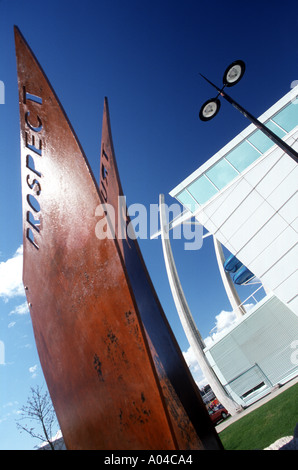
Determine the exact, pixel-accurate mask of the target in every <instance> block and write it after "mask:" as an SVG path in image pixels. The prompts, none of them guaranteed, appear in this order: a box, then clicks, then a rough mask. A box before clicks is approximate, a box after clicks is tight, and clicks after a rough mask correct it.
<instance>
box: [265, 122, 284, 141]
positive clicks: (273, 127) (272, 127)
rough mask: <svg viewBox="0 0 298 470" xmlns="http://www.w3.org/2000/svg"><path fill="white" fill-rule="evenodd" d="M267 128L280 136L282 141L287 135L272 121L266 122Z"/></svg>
mask: <svg viewBox="0 0 298 470" xmlns="http://www.w3.org/2000/svg"><path fill="white" fill-rule="evenodd" d="M266 127H268V129H270V130H271V131H273V132H274V134H276V135H278V137H280V138H281V139H282V138H283V137H284V136H285V135H286V133H285V132H284V131H283V130H282V129H281V128H280V127H278V126H277V125H276V124H274V122H272V121H268V122H266Z"/></svg>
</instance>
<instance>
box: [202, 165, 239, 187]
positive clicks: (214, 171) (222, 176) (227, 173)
mask: <svg viewBox="0 0 298 470" xmlns="http://www.w3.org/2000/svg"><path fill="white" fill-rule="evenodd" d="M206 175H207V176H208V178H210V179H211V181H212V183H214V184H215V186H216V187H217V188H218V189H222V188H224V187H225V186H226V185H227V184H228V183H229V182H230V181H232V180H233V179H234V178H236V176H237V175H238V173H237V171H236V170H235V169H234V168H232V167H231V165H229V163H228V162H226V161H225V160H220V161H219V162H217V163H216V164H215V165H214V166H213V167H212V168H210V170H208V171H206Z"/></svg>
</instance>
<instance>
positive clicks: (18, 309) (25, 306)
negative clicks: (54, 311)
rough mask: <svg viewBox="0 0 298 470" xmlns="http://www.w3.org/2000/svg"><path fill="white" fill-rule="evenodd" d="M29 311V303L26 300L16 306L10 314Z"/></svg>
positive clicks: (23, 313)
mask: <svg viewBox="0 0 298 470" xmlns="http://www.w3.org/2000/svg"><path fill="white" fill-rule="evenodd" d="M27 313H29V308H28V304H27V301H25V302H24V303H23V304H21V305H17V307H15V308H14V309H13V310H12V311H11V312H10V313H9V315H14V314H16V315H26V314H27Z"/></svg>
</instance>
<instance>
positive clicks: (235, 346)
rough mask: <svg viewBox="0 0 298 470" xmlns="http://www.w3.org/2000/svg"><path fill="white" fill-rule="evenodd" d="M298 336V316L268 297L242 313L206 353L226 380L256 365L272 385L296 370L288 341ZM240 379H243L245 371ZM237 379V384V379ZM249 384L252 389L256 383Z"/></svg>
mask: <svg viewBox="0 0 298 470" xmlns="http://www.w3.org/2000/svg"><path fill="white" fill-rule="evenodd" d="M297 338H298V319H297V317H296V316H295V315H294V313H293V312H292V311H291V310H290V309H289V308H287V307H286V306H285V305H284V304H283V303H282V302H281V301H280V300H279V299H278V298H277V297H275V296H271V297H269V298H266V299H265V300H264V301H263V302H261V303H259V305H258V308H257V309H256V310H254V311H253V312H252V313H251V314H249V313H248V314H247V315H246V316H244V317H243V320H242V321H241V322H240V323H239V324H238V325H237V326H236V327H235V328H234V329H233V330H232V331H231V332H230V333H228V334H227V335H226V336H225V337H224V338H222V339H221V340H220V341H218V342H217V343H215V345H214V346H212V347H210V348H209V349H208V353H209V354H210V355H211V356H212V357H213V360H214V362H215V363H216V365H217V367H218V369H219V370H220V372H221V374H222V375H223V377H224V378H225V380H226V381H227V382H230V381H232V380H233V379H235V377H238V376H239V375H241V374H244V372H245V371H247V370H248V369H249V368H250V367H252V366H253V365H254V364H258V366H259V367H260V369H261V370H262V372H263V373H264V374H265V376H266V377H267V378H268V379H269V381H270V382H271V383H272V384H273V385H275V384H276V383H278V382H280V381H282V380H283V378H285V377H287V376H288V375H290V374H291V373H293V370H294V369H295V367H296V369H297V373H298V366H297V365H295V364H293V363H292V362H291V354H292V352H293V350H292V349H291V343H292V342H293V341H294V340H296V339H297ZM243 380H244V381H245V380H246V379H245V374H244V376H243ZM237 382H238V385H237V386H240V385H239V379H238V380H237ZM250 385H251V386H250V388H252V387H253V386H254V385H258V384H257V383H256V384H254V385H252V384H251V383H250ZM231 387H232V384H231ZM242 393H245V391H243V392H242Z"/></svg>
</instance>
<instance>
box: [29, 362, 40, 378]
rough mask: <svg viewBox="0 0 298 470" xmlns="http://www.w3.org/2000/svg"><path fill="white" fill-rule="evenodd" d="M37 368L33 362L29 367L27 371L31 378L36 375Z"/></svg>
mask: <svg viewBox="0 0 298 470" xmlns="http://www.w3.org/2000/svg"><path fill="white" fill-rule="evenodd" d="M37 368H38V366H37V364H35V365H34V366H31V367H29V372H30V374H31V378H32V379H34V378H35V377H37Z"/></svg>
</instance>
